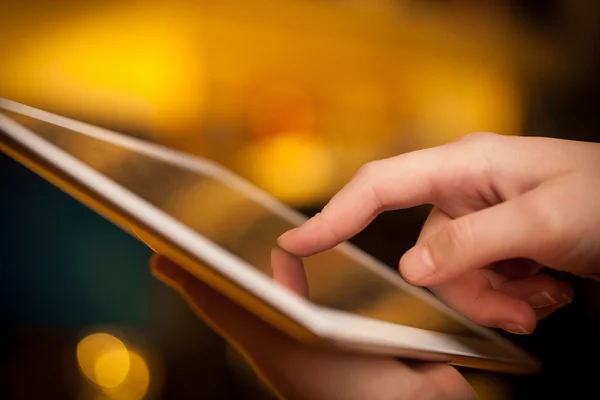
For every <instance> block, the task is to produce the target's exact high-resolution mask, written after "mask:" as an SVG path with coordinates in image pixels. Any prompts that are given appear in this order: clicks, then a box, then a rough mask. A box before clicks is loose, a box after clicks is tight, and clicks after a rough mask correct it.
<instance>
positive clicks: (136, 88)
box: [0, 7, 204, 133]
mask: <svg viewBox="0 0 600 400" xmlns="http://www.w3.org/2000/svg"><path fill="white" fill-rule="evenodd" d="M186 27H187V24H186V22H185V19H183V18H177V17H175V18H173V17H172V16H166V15H165V10H164V9H162V8H160V7H158V8H157V7H148V8H147V9H146V10H144V11H143V12H141V11H140V10H139V9H136V10H135V12H134V11H128V10H126V9H121V10H119V11H116V12H113V13H100V14H93V15H87V16H86V15H82V16H81V17H80V18H78V19H76V20H74V21H68V22H66V23H65V24H64V25H63V26H62V27H61V28H60V29H54V30H52V31H51V32H44V35H43V36H40V37H37V38H35V40H31V41H30V43H28V44H29V45H25V46H22V47H21V48H19V49H18V50H14V51H13V52H11V53H10V54H9V56H8V57H6V59H4V60H3V68H2V70H1V71H0V72H1V73H2V76H0V79H2V80H4V81H5V82H6V87H5V88H4V90H5V91H6V92H7V93H5V94H4V95H10V94H13V93H14V94H15V96H16V97H18V95H17V94H19V93H33V94H34V97H35V98H36V100H35V101H36V103H41V104H45V103H49V104H52V107H53V108H55V109H64V110H68V112H69V113H74V114H76V115H79V114H83V115H86V116H87V117H88V118H94V119H95V118H99V119H107V118H108V119H109V120H110V121H112V122H116V123H121V124H134V125H138V126H139V125H141V128H144V129H147V128H148V129H149V130H151V131H152V130H157V131H161V129H165V130H169V131H171V132H172V133H175V132H181V130H182V126H187V125H189V124H190V123H191V122H190V120H191V119H193V120H194V121H197V120H198V112H199V110H201V109H202V105H201V103H202V101H203V100H204V91H203V87H202V78H204V75H203V71H202V68H201V66H200V65H199V64H200V63H199V58H200V54H199V49H198V38H197V37H195V36H194V35H193V34H192V33H190V32H189V31H188V29H187V28H186Z"/></svg>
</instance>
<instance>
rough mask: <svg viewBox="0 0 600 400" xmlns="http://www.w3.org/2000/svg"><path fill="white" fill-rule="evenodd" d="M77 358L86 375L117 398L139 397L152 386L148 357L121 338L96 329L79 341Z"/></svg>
mask: <svg viewBox="0 0 600 400" xmlns="http://www.w3.org/2000/svg"><path fill="white" fill-rule="evenodd" d="M77 362H78V364H79V368H80V370H81V371H82V373H83V375H84V376H85V377H86V378H87V379H88V381H89V382H90V383H91V384H92V385H94V386H95V387H96V388H97V389H98V390H99V391H101V392H102V393H103V394H104V395H105V397H108V398H109V399H114V400H140V399H142V398H143V397H144V396H145V394H146V392H147V391H148V388H149V386H150V370H149V368H148V365H147V364H146V361H144V359H143V358H142V356H141V355H140V354H139V353H138V352H135V351H132V350H130V349H128V348H127V346H126V345H125V344H124V343H123V342H122V341H121V340H119V339H118V338H116V337H114V336H112V335H110V334H108V333H94V334H91V335H89V336H87V337H85V338H84V339H82V340H81V341H80V342H79V344H78V345H77Z"/></svg>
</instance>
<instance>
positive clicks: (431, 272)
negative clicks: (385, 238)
mask: <svg viewBox="0 0 600 400" xmlns="http://www.w3.org/2000/svg"><path fill="white" fill-rule="evenodd" d="M556 189H557V187H556V186H554V185H552V184H549V185H547V186H540V187H538V188H536V189H534V190H532V191H530V192H528V193H526V194H524V195H522V196H520V197H517V198H515V199H513V200H510V201H507V202H504V203H501V204H498V205H496V206H493V207H489V208H486V209H483V210H481V211H477V212H474V213H471V214H468V215H465V216H463V217H460V218H457V219H454V220H452V221H450V222H449V223H447V224H446V225H445V226H444V228H443V229H441V230H440V231H438V232H437V233H436V234H434V235H432V236H430V237H429V238H428V239H427V240H424V241H422V242H421V243H419V244H417V245H416V246H415V247H413V248H412V249H410V250H409V251H408V252H406V253H405V254H404V256H403V257H402V259H401V260H400V272H401V273H402V275H403V276H404V278H405V279H406V280H408V281H409V282H411V283H413V284H416V285H434V284H438V283H441V282H443V281H447V280H451V279H453V278H456V277H457V276H460V275H462V274H464V273H465V272H467V271H469V270H473V269H479V268H482V267H484V266H486V265H490V264H493V263H495V262H497V261H501V260H507V259H513V258H530V259H534V260H537V261H539V260H538V259H547V258H548V257H551V255H552V254H557V253H556V252H557V248H558V247H559V246H561V245H562V243H561V242H560V235H559V234H558V233H557V232H558V231H560V228H559V227H558V226H557V225H558V224H559V223H560V221H557V218H556V216H555V215H554V216H553V211H549V210H547V209H545V207H544V205H545V204H547V203H548V202H547V198H548V197H551V196H555V195H556V193H555V190H556Z"/></svg>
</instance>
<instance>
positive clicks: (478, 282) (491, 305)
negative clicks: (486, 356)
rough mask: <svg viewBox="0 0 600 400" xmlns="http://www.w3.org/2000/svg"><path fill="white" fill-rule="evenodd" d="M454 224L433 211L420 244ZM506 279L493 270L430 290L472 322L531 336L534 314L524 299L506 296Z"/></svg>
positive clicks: (471, 273)
mask: <svg viewBox="0 0 600 400" xmlns="http://www.w3.org/2000/svg"><path fill="white" fill-rule="evenodd" d="M450 221H452V218H450V216H448V215H447V214H446V213H444V211H442V210H441V209H440V208H438V207H434V208H433V210H432V211H431V213H430V215H429V217H428V218H427V221H426V222H425V225H424V226H423V229H422V230H421V234H420V236H419V239H418V240H417V243H420V242H423V241H425V240H426V239H428V238H429V237H431V236H432V235H434V234H435V233H437V232H439V231H440V230H442V229H443V228H444V226H445V225H446V224H448V223H449V222H450ZM505 281H506V278H504V277H503V276H501V275H499V274H497V273H495V272H494V271H492V270H482V271H471V272H469V273H467V274H466V276H462V277H459V278H456V279H455V280H453V281H450V282H446V283H444V284H442V285H437V286H432V287H430V289H431V290H432V291H433V293H435V294H436V296H437V297H438V298H440V299H441V300H442V301H444V302H445V303H446V304H447V305H448V306H450V307H451V308H453V309H455V310H456V311H458V312H460V313H461V314H463V315H465V316H467V318H469V319H471V320H472V321H474V322H476V323H478V324H480V325H485V326H489V327H499V328H502V329H505V330H507V331H511V332H514V333H521V334H525V333H530V332H533V330H534V329H535V326H536V322H535V321H536V318H535V314H534V313H533V312H532V310H530V307H529V308H528V307H527V305H526V304H524V303H523V302H522V301H520V300H522V299H515V298H514V296H510V295H507V294H503V293H502V292H501V291H497V290H496V289H495V288H496V287H500V286H501V285H502V284H503V283H504V282H505Z"/></svg>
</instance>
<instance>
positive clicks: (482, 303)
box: [430, 271, 537, 334]
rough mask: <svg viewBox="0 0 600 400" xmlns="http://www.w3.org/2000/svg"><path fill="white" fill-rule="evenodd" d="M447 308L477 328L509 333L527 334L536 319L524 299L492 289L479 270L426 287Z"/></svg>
mask: <svg viewBox="0 0 600 400" xmlns="http://www.w3.org/2000/svg"><path fill="white" fill-rule="evenodd" d="M430 289H431V290H432V291H433V292H434V293H435V294H436V296H437V297H439V298H440V299H441V300H442V301H444V303H446V304H447V305H448V306H449V307H451V308H453V309H455V310H456V311H458V312H460V313H461V314H463V315H465V316H466V317H467V318H469V319H470V320H472V321H473V322H476V323H478V324H480V325H485V326H488V327H493V328H501V329H504V330H506V331H508V332H511V333H516V334H529V333H531V332H533V331H534V330H535V327H536V321H537V317H536V315H535V312H534V310H533V309H532V307H531V306H530V305H529V304H528V303H527V302H526V301H524V300H521V299H519V298H516V297H514V296H511V295H508V294H505V293H503V292H501V291H500V290H497V289H494V288H493V287H492V285H491V283H490V281H489V280H488V278H487V277H486V276H485V275H484V274H482V271H469V272H468V273H466V274H464V275H463V276H460V277H459V278H456V279H454V280H452V281H449V282H445V283H444V284H441V285H436V286H432V287H431V288H430Z"/></svg>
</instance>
